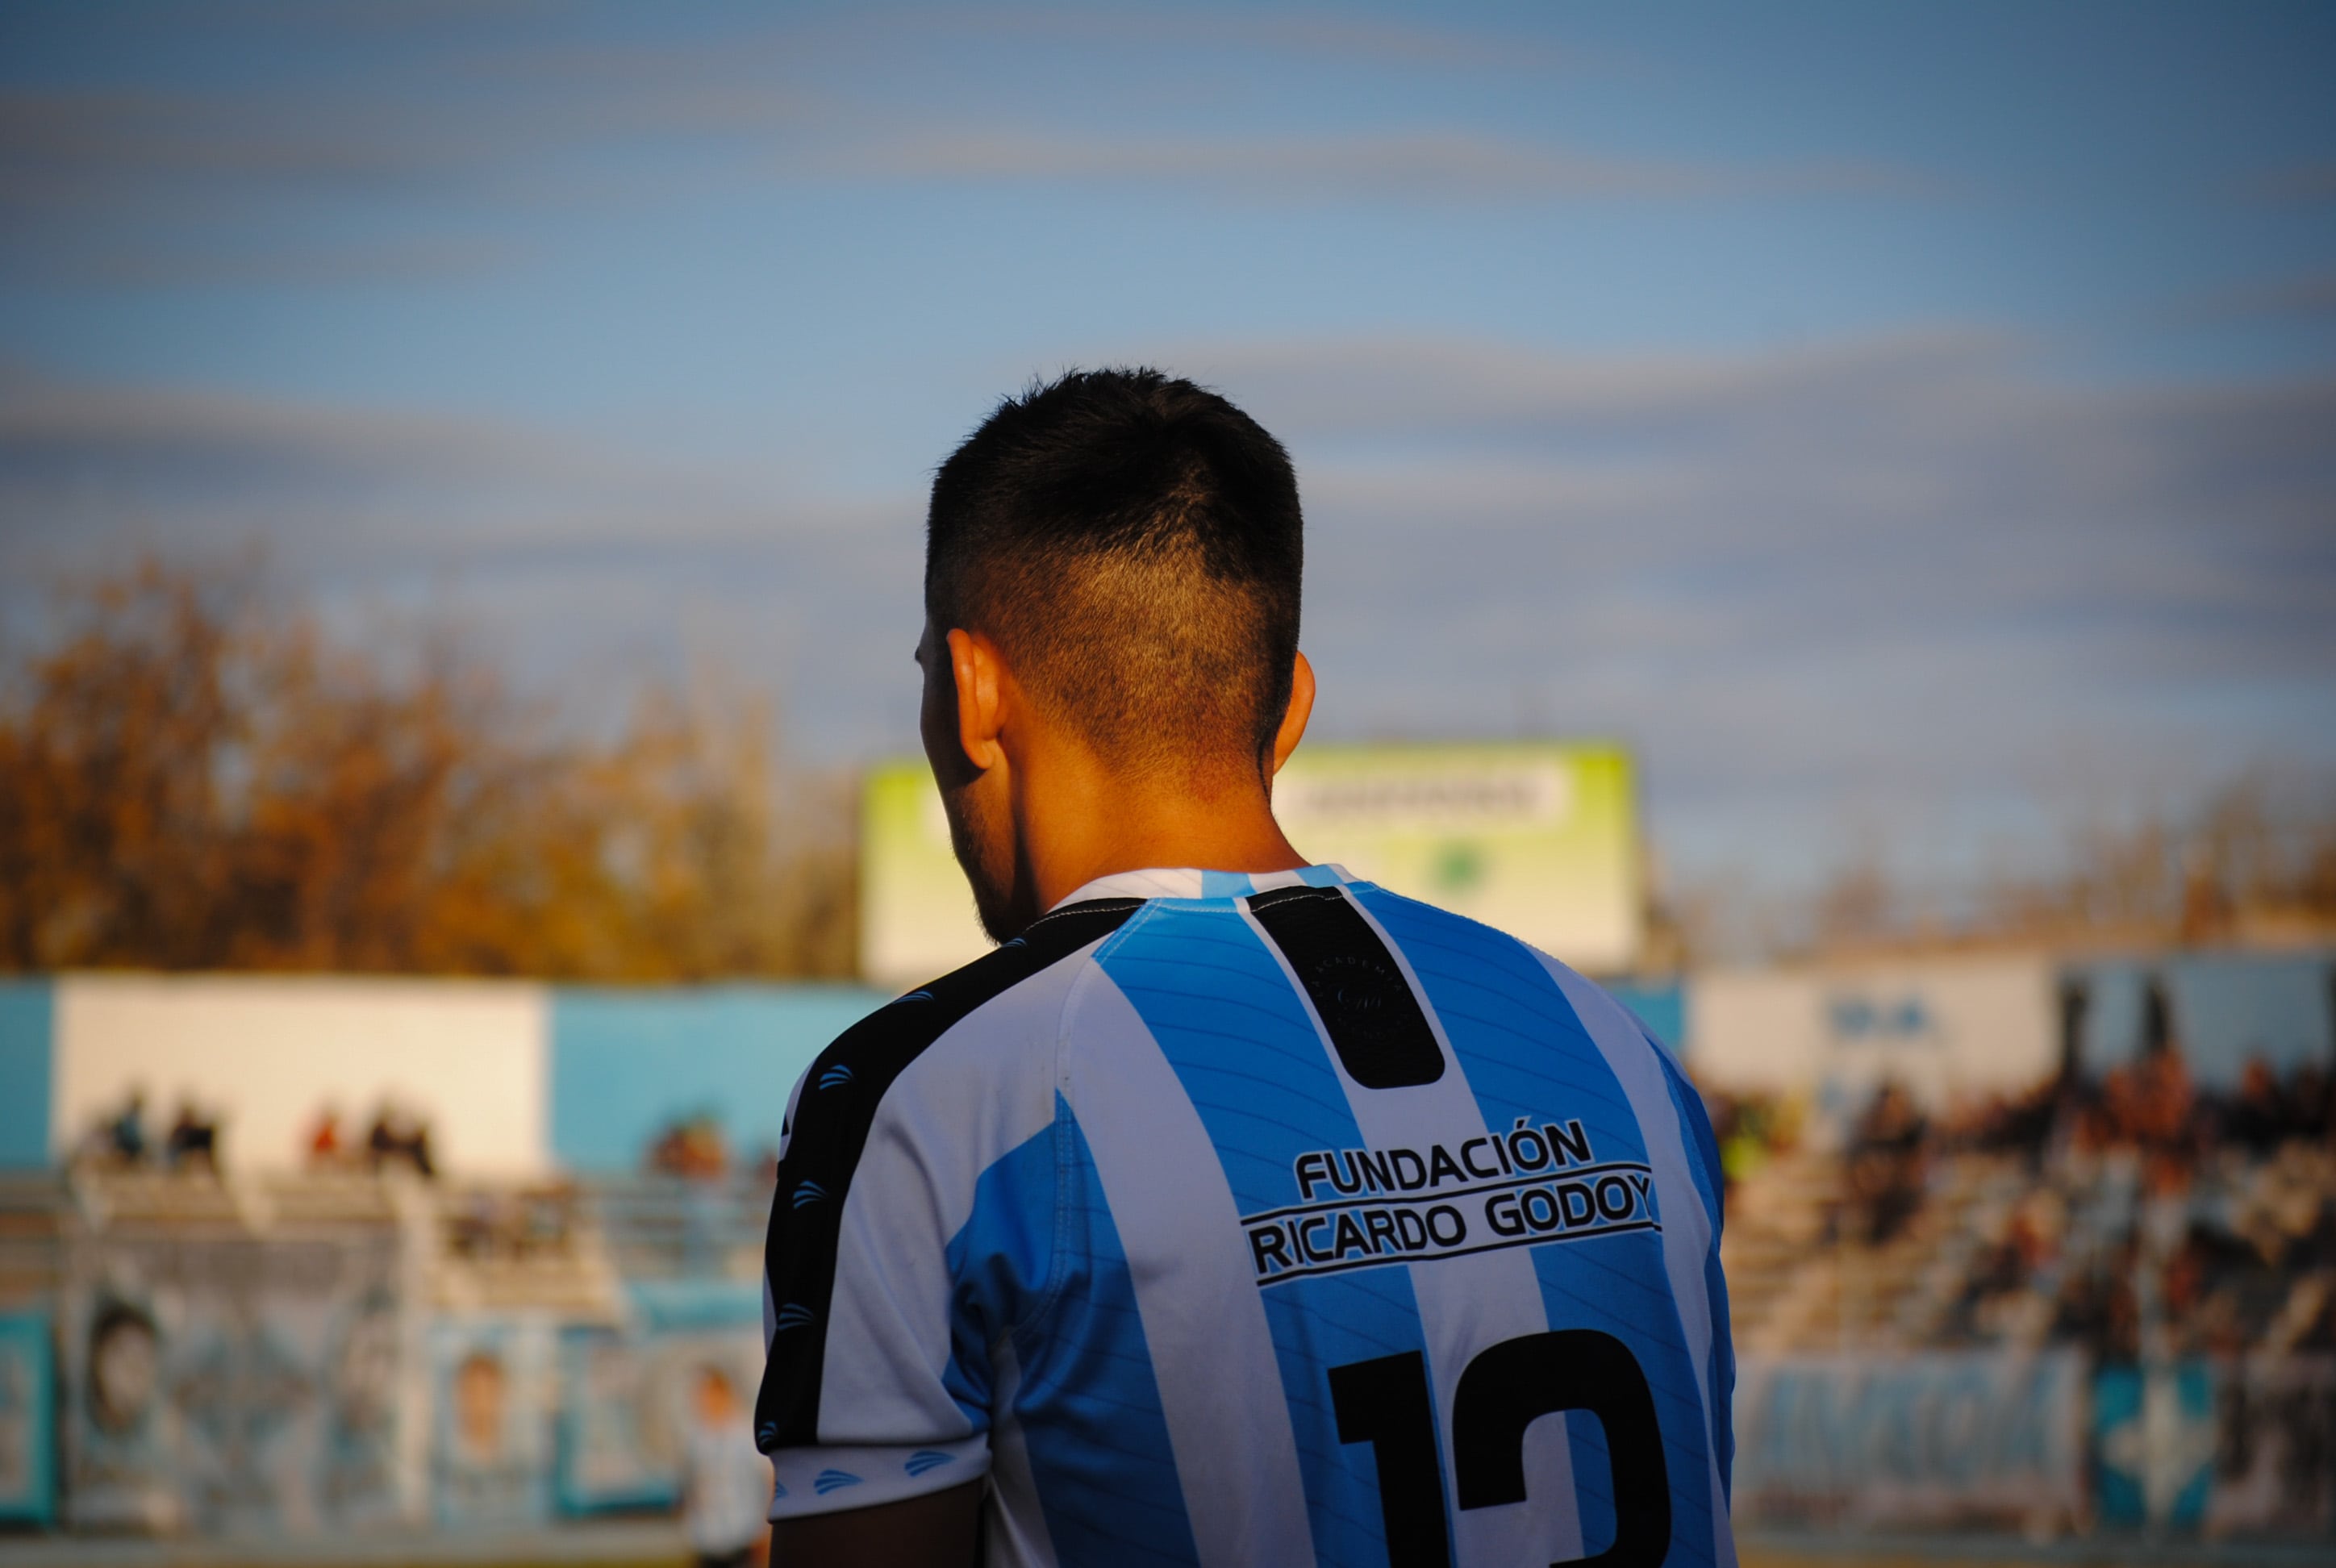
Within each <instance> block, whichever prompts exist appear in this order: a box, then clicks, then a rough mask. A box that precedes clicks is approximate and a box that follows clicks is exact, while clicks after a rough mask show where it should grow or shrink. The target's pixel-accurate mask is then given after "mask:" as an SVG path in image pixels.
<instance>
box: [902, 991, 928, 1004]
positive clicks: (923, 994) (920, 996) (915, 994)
mask: <svg viewBox="0 0 2336 1568" xmlns="http://www.w3.org/2000/svg"><path fill="white" fill-rule="evenodd" d="M932 999H933V993H932V992H930V991H910V993H909V994H908V995H907V996H905V997H902V998H900V1000H901V1001H904V1002H930V1001H931V1000H932Z"/></svg>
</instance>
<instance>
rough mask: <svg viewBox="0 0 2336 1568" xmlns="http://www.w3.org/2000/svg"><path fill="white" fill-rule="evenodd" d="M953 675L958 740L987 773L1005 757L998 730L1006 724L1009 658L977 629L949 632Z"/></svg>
mask: <svg viewBox="0 0 2336 1568" xmlns="http://www.w3.org/2000/svg"><path fill="white" fill-rule="evenodd" d="M949 675H950V677H951V678H952V679H953V680H955V682H956V683H957V739H958V745H960V746H963V747H964V748H965V755H966V760H967V761H968V762H969V763H971V764H973V765H974V766H975V767H977V768H979V769H980V770H981V771H982V772H984V773H988V771H989V770H990V769H991V768H993V767H996V766H997V765H998V764H999V763H1001V762H1003V761H1005V760H1006V750H1005V748H1004V747H1003V746H1001V745H999V744H998V732H999V731H1001V730H1003V729H1004V728H1005V727H1006V693H1005V681H1006V661H1005V660H1004V659H1002V658H1000V657H998V646H997V645H996V644H995V643H993V642H991V641H990V640H989V639H988V638H986V637H983V636H982V635H981V634H980V633H978V632H970V631H952V632H950V633H949Z"/></svg>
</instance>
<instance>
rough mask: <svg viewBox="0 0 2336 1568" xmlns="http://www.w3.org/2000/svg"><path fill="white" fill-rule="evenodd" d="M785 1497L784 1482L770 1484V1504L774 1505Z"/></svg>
mask: <svg viewBox="0 0 2336 1568" xmlns="http://www.w3.org/2000/svg"><path fill="white" fill-rule="evenodd" d="M785 1495H787V1484H786V1483H785V1482H784V1481H774V1482H772V1483H771V1501H772V1502H774V1503H775V1502H777V1501H778V1500H779V1499H780V1498H782V1497H784V1496H785Z"/></svg>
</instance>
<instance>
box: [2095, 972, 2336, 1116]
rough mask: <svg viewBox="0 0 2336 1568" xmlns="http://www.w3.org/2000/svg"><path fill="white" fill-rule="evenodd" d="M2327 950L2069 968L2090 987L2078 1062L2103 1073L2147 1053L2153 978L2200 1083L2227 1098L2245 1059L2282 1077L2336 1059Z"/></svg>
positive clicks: (2177, 1040) (2335, 1021) (2184, 1055)
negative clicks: (2263, 1064)
mask: <svg viewBox="0 0 2336 1568" xmlns="http://www.w3.org/2000/svg"><path fill="white" fill-rule="evenodd" d="M2067 973H2068V977H2069V978H2070V979H2074V980H2077V981H2078V982H2079V983H2081V984H2083V985H2084V987H2085V989H2086V998H2087V1001H2086V1008H2085V1021H2084V1027H2083V1030H2082V1034H2081V1046H2080V1058H2081V1060H2082V1061H2083V1063H2084V1066H2085V1069H2086V1070H2087V1071H2088V1072H2089V1073H2092V1074H2094V1075H2096V1076H2098V1075H2099V1074H2101V1073H2105V1072H2107V1070H2108V1069H2110V1068H2111V1067H2115V1066H2121V1065H2123V1064H2126V1063H2128V1062H2131V1061H2132V1060H2133V1059H2134V1058H2135V1057H2136V1056H2138V1055H2139V1054H2140V1051H2141V1046H2142V1034H2143V1018H2144V1016H2145V1001H2144V998H2145V997H2146V994H2147V990H2148V986H2149V981H2150V979H2151V978H2152V977H2153V976H2155V977H2156V979H2158V980H2160V981H2161V982H2162V983H2163V984H2164V985H2165V987H2166V1001H2167V1003H2168V1004H2169V1006H2170V1007H2171V1008H2172V1010H2173V1018H2172V1020H2171V1022H2172V1025H2173V1029H2174V1037H2175V1043H2176V1044H2177V1045H2179V1046H2180V1047H2181V1048H2182V1059H2183V1062H2184V1064H2185V1066H2187V1067H2188V1068H2189V1070H2190V1076H2191V1079H2192V1081H2193V1082H2195V1084H2197V1085H2198V1086H2200V1087H2201V1088H2207V1089H2213V1090H2215V1091H2217V1092H2226V1091H2228V1090H2230V1089H2232V1088H2234V1087H2235V1086H2237V1084H2238V1081H2239V1076H2240V1074H2241V1073H2242V1072H2243V1071H2244V1069H2245V1066H2246V1064H2247V1062H2248V1060H2249V1059H2250V1058H2252V1057H2262V1058H2263V1060H2264V1061H2266V1062H2268V1063H2269V1064H2270V1065H2271V1066H2273V1068H2274V1069H2275V1070H2277V1071H2278V1072H2280V1073H2281V1074H2282V1075H2284V1074H2286V1073H2289V1072H2292V1071H2293V1070H2294V1068H2295V1067H2297V1066H2300V1065H2302V1063H2305V1062H2316V1063H2318V1064H2319V1065H2320V1066H2322V1067H2326V1066H2330V1065H2331V1061H2336V1017H2331V1011H2330V1008H2331V996H2330V986H2331V973H2336V971H2331V955H2329V954H2327V953H2292V954H2290V953H2183V954H2175V955H2169V956H2167V957H2165V958H2160V959H2102V960H2097V961H2087V962H2080V963H2076V964H2072V965H2070V966H2069V968H2068V971H2067Z"/></svg>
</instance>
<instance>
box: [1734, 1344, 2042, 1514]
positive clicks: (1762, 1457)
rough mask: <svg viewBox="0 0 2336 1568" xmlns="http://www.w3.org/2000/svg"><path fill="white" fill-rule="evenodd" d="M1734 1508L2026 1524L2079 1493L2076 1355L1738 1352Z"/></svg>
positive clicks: (1758, 1511)
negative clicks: (1762, 1354)
mask: <svg viewBox="0 0 2336 1568" xmlns="http://www.w3.org/2000/svg"><path fill="white" fill-rule="evenodd" d="M1736 1388H1737V1392H1736V1435H1737V1439H1736V1440H1737V1448H1736V1484H1735V1510H1736V1514H1737V1518H1738V1519H1740V1520H1744V1521H1747V1522H1753V1521H1760V1522H1768V1521H1776V1522H1817V1521H1825V1522H1830V1521H1840V1522H1844V1523H1854V1524H1868V1525H1882V1526H1899V1525H1924V1524H1987V1523H1995V1524H2020V1525H2025V1524H2036V1523H2043V1522H2055V1521H2064V1520H2070V1519H2074V1518H2076V1517H2078V1515H2079V1514H2081V1512H2082V1510H2083V1504H2084V1437H2085V1433H2084V1427H2083V1419H2084V1398H2083V1396H2084V1366H2083V1362H2082V1360H2081V1359H2079V1358H2078V1357H2077V1356H2076V1355H2074V1354H2068V1353H2050V1354H2043V1355H2037V1356H2027V1357H2020V1356H2007V1355H2003V1354H2000V1353H1997V1352H1969V1353H1964V1352H1954V1351H1929V1352H1922V1353H1918V1354H1913V1355H1900V1356H1890V1357H1883V1356H1857V1355H1843V1356H1790V1357H1776V1358H1763V1357H1746V1358H1745V1359H1743V1361H1741V1362H1740V1363H1739V1364H1738V1366H1737V1385H1736Z"/></svg>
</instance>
